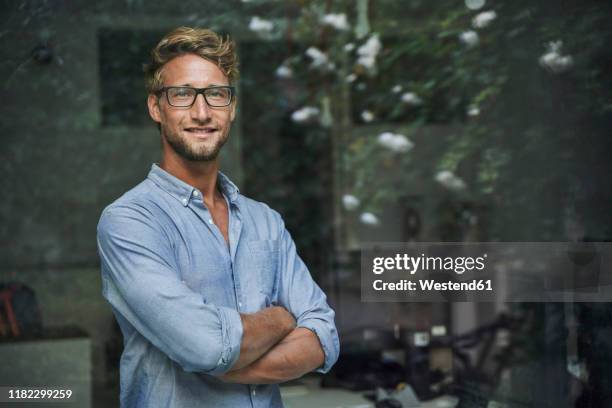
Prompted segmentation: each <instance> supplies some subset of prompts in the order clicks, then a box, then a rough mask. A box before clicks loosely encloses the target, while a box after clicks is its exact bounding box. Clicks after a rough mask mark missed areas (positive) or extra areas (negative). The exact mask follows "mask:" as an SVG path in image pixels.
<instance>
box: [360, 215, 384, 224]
mask: <svg viewBox="0 0 612 408" xmlns="http://www.w3.org/2000/svg"><path fill="white" fill-rule="evenodd" d="M359 221H361V223H362V224H365V225H378V224H379V223H380V221H378V217H377V216H375V215H374V214H372V213H371V212H364V213H361V216H359Z"/></svg>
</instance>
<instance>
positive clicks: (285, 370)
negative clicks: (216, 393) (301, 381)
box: [219, 327, 325, 384]
mask: <svg viewBox="0 0 612 408" xmlns="http://www.w3.org/2000/svg"><path fill="white" fill-rule="evenodd" d="M324 360H325V354H324V353H323V349H322V348H321V344H320V343H319V338H318V337H317V335H316V334H315V333H313V332H312V331H310V330H309V329H305V328H303V327H298V328H296V329H295V330H293V331H292V332H291V333H290V334H289V335H288V336H287V337H285V338H284V339H283V340H282V341H281V342H280V343H278V344H277V345H276V346H274V347H273V348H272V349H271V350H270V351H268V352H267V353H266V354H264V355H263V356H262V357H261V358H260V359H259V360H257V361H255V362H254V363H253V364H251V365H249V366H247V367H244V368H242V369H239V370H232V371H229V372H228V373H226V374H224V375H222V376H220V377H219V378H220V379H221V380H222V381H225V382H230V383H239V384H277V383H281V382H285V381H289V380H293V379H296V378H299V377H301V376H303V375H304V374H306V373H309V372H310V371H313V370H314V369H316V368H318V367H321V366H322V365H323V363H324Z"/></svg>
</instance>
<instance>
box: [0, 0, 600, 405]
mask: <svg viewBox="0 0 612 408" xmlns="http://www.w3.org/2000/svg"><path fill="white" fill-rule="evenodd" d="M0 12H1V17H2V18H1V22H0V53H1V58H0V81H1V82H2V83H1V85H0V89H1V91H0V92H1V93H2V103H1V104H0V118H1V120H0V138H1V140H2V145H1V148H0V169H1V170H0V171H1V173H2V178H1V191H3V192H4V193H5V194H6V195H5V196H4V199H3V200H1V201H0V242H1V243H2V244H1V245H0V283H2V285H3V286H1V287H0V295H1V296H0V311H3V313H6V312H7V307H6V305H7V304H8V303H10V302H11V300H10V299H9V297H10V296H9V295H7V294H10V293H13V294H14V293H19V299H20V300H19V302H21V303H20V305H21V306H19V307H20V308H19V307H16V313H17V314H19V313H21V315H20V316H21V319H22V324H23V326H22V327H19V328H20V329H21V330H18V331H19V333H15V332H14V328H13V327H11V324H10V323H11V322H10V319H8V318H7V317H6V314H5V315H4V318H3V319H2V320H0V330H1V331H0V337H2V339H1V340H0V361H3V362H7V364H0V385H51V384H56V385H61V384H70V385H71V386H72V388H73V389H74V390H75V397H77V398H78V401H79V406H83V407H89V406H91V407H99V408H103V407H116V406H118V361H119V357H120V355H121V349H122V338H121V334H120V332H119V330H118V327H117V326H116V324H115V322H114V318H113V315H112V312H111V309H110V307H109V305H108V304H106V303H105V301H104V299H103V298H102V296H101V288H100V277H99V262H98V257H97V253H96V240H95V232H96V224H97V221H98V217H99V215H100V213H101V211H102V209H103V208H104V207H105V206H106V205H108V204H109V203H111V202H112V201H113V200H115V199H116V198H118V197H119V196H120V195H121V194H122V193H123V192H125V191H127V190H128V189H130V188H131V187H132V186H134V185H136V184H137V183H138V182H140V181H141V180H142V179H143V178H144V177H145V176H146V174H147V173H148V171H149V169H150V166H151V163H153V162H157V161H159V158H160V141H159V134H158V132H157V129H156V127H155V126H154V125H153V123H152V122H151V121H150V119H149V117H148V114H147V111H146V104H145V99H146V93H145V90H144V81H143V74H142V64H143V63H144V62H146V61H147V58H148V53H149V51H150V49H151V48H152V47H153V46H154V45H155V44H156V42H157V41H158V40H159V39H160V38H161V36H163V35H164V34H165V33H166V32H168V31H170V30H171V29H173V28H174V27H176V26H179V25H189V26H200V27H208V28H211V29H213V30H215V31H218V32H221V33H226V34H230V35H231V36H232V38H233V39H234V40H235V41H236V42H237V44H238V50H239V55H240V59H241V66H240V69H241V79H240V82H239V83H238V84H237V86H238V101H239V102H238V106H239V108H238V119H237V121H236V122H234V125H233V128H232V136H231V138H230V142H229V143H228V145H226V147H225V148H224V151H223V153H222V155H223V157H222V168H223V171H224V172H226V173H227V174H228V175H229V176H230V177H231V178H232V179H233V180H234V181H235V182H236V184H237V185H238V186H239V187H240V189H241V191H242V192H243V193H244V194H245V195H247V196H250V197H252V198H254V199H257V200H260V201H264V202H266V203H268V204H269V205H270V206H271V207H272V208H274V209H276V210H278V211H279V212H280V213H281V214H282V215H283V217H284V219H285V221H286V225H287V227H288V229H289V231H290V232H291V233H292V235H293V237H294V238H295V240H296V244H297V246H298V249H299V252H300V254H301V256H302V258H303V259H304V260H305V262H306V263H307V264H308V265H309V267H310V270H311V273H312V275H313V277H314V278H315V280H316V281H317V282H318V283H319V285H320V286H321V287H322V288H323V289H324V290H325V292H326V293H327V294H328V298H329V302H330V304H331V305H332V306H333V307H334V309H335V310H336V312H337V315H336V317H337V320H336V322H337V325H338V328H339V332H340V337H341V343H342V347H341V348H342V354H341V357H340V359H339V361H338V364H337V365H336V367H335V369H334V370H333V371H332V372H331V373H329V374H327V375H326V376H324V377H323V378H321V377H312V378H308V379H306V380H305V381H302V382H299V383H292V384H289V385H287V386H285V387H283V395H284V399H285V402H286V404H287V406H290V407H300V406H305V407H309V406H319V407H327V406H329V407H335V406H345V407H353V406H354V407H357V406H361V407H367V406H372V407H373V406H380V407H387V406H388V407H398V406H404V407H409V406H415V407H416V406H438V407H443V406H448V407H452V406H458V407H515V406H516V407H549V406H550V407H565V406H568V407H570V406H580V407H605V406H612V307H610V305H609V304H605V303H597V304H584V303H580V304H579V303H576V304H574V303H564V304H557V303H549V304H542V303H540V304H516V303H514V304H507V303H503V302H501V303H494V304H493V303H436V304H427V303H418V304H417V303H413V304H411V303H361V302H360V287H359V281H360V280H359V276H360V275H359V274H360V268H359V255H360V248H361V247H362V246H363V245H365V244H366V243H372V242H404V241H419V242H453V241H465V242H470V241H515V242H517V241H518V242H523V241H527V242H529V241H598V242H599V241H610V238H611V237H612V212H611V211H610V208H611V206H610V204H611V203H612V189H611V188H610V185H611V183H610V176H611V175H612V160H610V157H612V137H611V135H610V132H611V131H612V75H610V74H611V73H612V51H611V49H612V48H611V47H612V3H610V2H608V1H598V0H580V1H578V0H554V1H553V0H537V1H534V0H496V1H492V0H452V1H451V0H435V1H431V0H430V1H425V0H401V1H400V0H352V1H351V0H340V1H330V0H327V1H325V0H313V1H305V0H303V1H298V0H287V1H274V0H249V1H246V0H242V1H238V0H233V1H229V0H228V1H223V2H220V1H212V0H210V1H208V0H199V1H191V0H185V1H182V2H173V1H156V2H146V1H143V0H99V1H97V2H89V1H85V0H73V1H66V0H30V1H6V0H4V1H0ZM18 284H20V285H22V286H19V285H18ZM15 285H17V286H15ZM14 304H15V303H13V305H14ZM0 316H2V315H1V314H0ZM24 322H25V323H24ZM418 400H420V401H421V403H420V405H419V402H418ZM426 401H429V402H426ZM434 402H435V403H436V404H438V405H427V404H433V403H434ZM397 404H400V405H397Z"/></svg>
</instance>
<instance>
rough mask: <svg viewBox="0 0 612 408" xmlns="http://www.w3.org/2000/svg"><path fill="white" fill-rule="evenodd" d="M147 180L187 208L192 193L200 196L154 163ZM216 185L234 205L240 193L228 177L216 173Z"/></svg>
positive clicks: (189, 186)
mask: <svg viewBox="0 0 612 408" xmlns="http://www.w3.org/2000/svg"><path fill="white" fill-rule="evenodd" d="M147 178H149V179H151V181H153V182H154V183H155V184H157V185H158V186H159V187H160V188H162V189H163V190H165V191H167V192H168V193H170V195H172V196H173V197H175V198H176V199H177V200H179V201H180V202H181V204H183V206H187V204H189V200H191V199H192V198H193V197H194V192H197V193H196V194H198V195H199V194H201V191H198V189H196V188H195V187H193V186H192V185H189V184H187V183H185V182H184V181H183V180H180V179H178V178H176V177H174V176H173V175H172V174H170V173H168V172H167V171H165V170H164V169H162V168H161V167H159V166H158V165H157V164H156V163H153V165H152V166H151V171H149V174H148V175H147ZM217 185H218V186H219V187H220V190H221V192H222V193H223V194H224V195H225V196H226V197H227V199H228V200H229V202H230V203H231V204H234V203H235V201H236V200H237V199H238V194H239V193H240V190H238V187H236V185H235V184H234V183H233V182H232V181H231V180H230V179H229V177H227V176H226V175H225V174H223V173H222V172H219V173H218V176H217Z"/></svg>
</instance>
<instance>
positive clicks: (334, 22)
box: [321, 13, 349, 31]
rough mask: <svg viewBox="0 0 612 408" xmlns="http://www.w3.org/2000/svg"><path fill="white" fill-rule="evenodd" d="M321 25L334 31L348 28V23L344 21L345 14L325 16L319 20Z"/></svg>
mask: <svg viewBox="0 0 612 408" xmlns="http://www.w3.org/2000/svg"><path fill="white" fill-rule="evenodd" d="M321 21H322V22H323V24H327V25H329V26H332V27H334V28H335V29H336V30H341V31H342V30H347V29H348V28H349V24H348V21H347V20H346V14H344V13H339V14H326V15H324V16H323V18H322V19H321Z"/></svg>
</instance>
